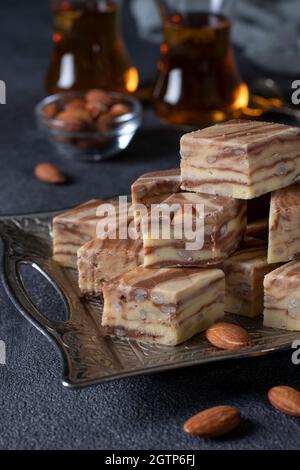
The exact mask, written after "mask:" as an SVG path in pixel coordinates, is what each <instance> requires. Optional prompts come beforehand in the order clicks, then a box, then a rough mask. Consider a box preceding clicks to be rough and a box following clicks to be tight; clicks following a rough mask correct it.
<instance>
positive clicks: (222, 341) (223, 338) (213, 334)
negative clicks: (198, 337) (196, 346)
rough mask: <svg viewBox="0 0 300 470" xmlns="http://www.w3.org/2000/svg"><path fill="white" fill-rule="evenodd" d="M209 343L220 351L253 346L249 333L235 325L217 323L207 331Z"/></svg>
mask: <svg viewBox="0 0 300 470" xmlns="http://www.w3.org/2000/svg"><path fill="white" fill-rule="evenodd" d="M206 338H207V339H208V341H209V342H210V343H211V344H212V345H213V346H216V347H217V348H220V349H239V348H244V347H246V346H250V345H251V338H250V336H249V334H248V332H247V331H246V330H245V329H244V328H242V327H241V326H238V325H235V324H234V323H223V322H220V323H216V324H215V325H212V326H211V327H210V328H208V330H206Z"/></svg>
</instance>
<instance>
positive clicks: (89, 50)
mask: <svg viewBox="0 0 300 470" xmlns="http://www.w3.org/2000/svg"><path fill="white" fill-rule="evenodd" d="M120 3H121V0H68V1H66V0H51V6H52V12H53V18H54V32H53V46H54V47H53V53H52V56H51V61H50V65H49V68H48V73H47V76H46V88H47V92H48V93H57V92H61V91H84V90H88V89H90V88H103V89H105V90H110V91H117V92H121V93H132V92H134V91H135V90H136V89H137V86H138V72H137V70H136V68H135V67H132V66H131V64H130V61H129V59H128V55H127V52H126V49H125V45H124V42H123V38H122V35H121V28H120V25H119V12H120V6H121V5H120Z"/></svg>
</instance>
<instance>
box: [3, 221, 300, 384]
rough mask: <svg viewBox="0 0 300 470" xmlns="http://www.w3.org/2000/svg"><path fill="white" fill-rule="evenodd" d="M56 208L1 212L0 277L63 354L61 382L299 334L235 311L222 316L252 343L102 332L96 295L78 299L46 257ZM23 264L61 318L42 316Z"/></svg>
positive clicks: (217, 354) (184, 361)
mask: <svg viewBox="0 0 300 470" xmlns="http://www.w3.org/2000/svg"><path fill="white" fill-rule="evenodd" d="M57 213H58V212H45V213H36V214H24V215H15V216H5V217H0V237H1V238H2V239H3V241H4V244H5V248H4V255H3V266H2V279H3V282H4V285H5V288H6V291H7V293H8V295H9V297H10V298H11V300H12V301H13V303H14V304H15V306H16V307H17V308H18V310H19V311H20V312H21V313H22V314H23V315H24V316H25V317H26V318H27V319H28V320H29V321H30V322H31V323H33V324H34V325H35V326H36V328H37V329H38V330H40V331H41V332H42V333H43V334H44V335H45V336H46V337H47V338H48V339H49V340H50V341H52V342H53V343H54V344H55V345H56V346H57V347H58V350H59V351H60V353H61V355H62V358H63V378H62V383H63V385H65V386H66V387H69V388H80V387H85V386H90V385H95V384H99V383H101V382H104V381H108V380H112V379H116V378H121V377H128V376H133V375H138V374H146V373H151V372H159V371H163V370H168V369H176V368H180V367H186V366H191V365H196V364H203V363H208V362H214V361H220V360H224V359H233V358H245V357H251V356H258V355H262V354H267V353H270V352H275V351H281V350H284V349H288V348H290V346H291V343H292V342H293V341H294V340H295V339H299V332H298V333H297V332H286V331H282V330H274V329H270V328H264V327H263V326H262V319H261V317H258V318H257V319H247V318H243V317H239V316H235V315H226V318H227V319H228V320H229V319H230V321H232V322H235V323H238V324H240V325H242V326H244V327H246V328H247V329H248V331H249V333H250V335H251V337H252V340H253V344H252V346H251V347H247V348H244V349H240V350H236V351H223V350H217V349H216V348H214V347H212V346H211V345H210V344H209V343H208V342H207V341H206V339H205V337H204V334H203V333H201V334H199V335H197V336H195V337H194V338H192V339H190V340H189V341H187V342H185V343H183V344H182V345H179V346H176V347H166V346H157V345H151V344H146V343H143V342H140V341H135V340H128V339H118V338H114V337H106V336H104V334H103V331H102V328H101V324H100V321H101V312H102V303H101V301H87V300H83V299H81V298H80V296H79V291H78V287H77V276H76V272H75V271H74V270H71V269H63V268H61V267H60V266H59V265H58V264H57V263H55V262H54V261H53V260H52V258H51V251H52V249H51V221H52V218H53V217H54V216H55V215H56V214H57ZM24 264H25V265H31V266H32V267H33V268H35V269H37V270H38V271H39V272H40V273H42V274H43V275H44V276H45V277H46V279H47V280H48V281H49V282H50V283H51V284H52V285H53V286H54V287H55V288H56V289H57V290H58V292H60V294H61V296H62V299H63V301H64V303H65V305H66V309H67V312H68V319H67V320H66V321H62V322H58V321H52V320H50V319H48V318H46V317H45V316H44V315H43V314H42V313H41V312H40V311H39V309H38V308H37V306H36V305H35V304H34V303H33V301H32V300H31V299H30V297H29V295H28V293H27V291H26V289H25V286H24V283H23V280H22V276H21V273H20V268H21V266H22V265H24Z"/></svg>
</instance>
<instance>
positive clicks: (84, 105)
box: [35, 89, 142, 161]
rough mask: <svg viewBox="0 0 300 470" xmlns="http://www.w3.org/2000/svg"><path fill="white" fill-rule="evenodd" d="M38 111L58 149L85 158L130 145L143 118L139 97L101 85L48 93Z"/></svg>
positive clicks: (113, 152)
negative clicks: (92, 88) (81, 90)
mask: <svg viewBox="0 0 300 470" xmlns="http://www.w3.org/2000/svg"><path fill="white" fill-rule="evenodd" d="M35 112H36V117H37V122H38V126H39V128H40V129H41V130H42V132H43V133H44V135H46V137H47V138H48V140H50V141H51V142H52V144H53V145H54V146H55V148H56V150H57V151H58V153H60V154H61V155H63V156H65V157H67V158H71V159H75V160H81V161H100V160H103V159H105V158H109V157H112V156H114V155H116V154H118V153H119V152H121V151H122V150H124V149H125V148H127V146H128V145H129V143H130V142H131V140H132V138H133V136H134V134H135V133H136V131H137V129H138V128H139V126H140V124H141V119H142V108H141V105H140V103H139V101H138V100H137V99H135V98H134V97H132V96H128V95H124V94H121V93H115V92H107V91H104V90H100V89H94V90H89V91H87V92H82V93H81V92H67V93H59V94H56V95H51V96H48V97H47V98H45V99H43V100H42V101H41V102H40V103H39V104H38V105H37V107H36V110H35Z"/></svg>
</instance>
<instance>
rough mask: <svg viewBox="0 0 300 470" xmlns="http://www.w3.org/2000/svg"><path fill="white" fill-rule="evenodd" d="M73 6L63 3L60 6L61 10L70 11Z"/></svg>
mask: <svg viewBox="0 0 300 470" xmlns="http://www.w3.org/2000/svg"><path fill="white" fill-rule="evenodd" d="M71 6H72V5H71V3H70V2H62V3H61V5H60V10H70V8H71Z"/></svg>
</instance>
